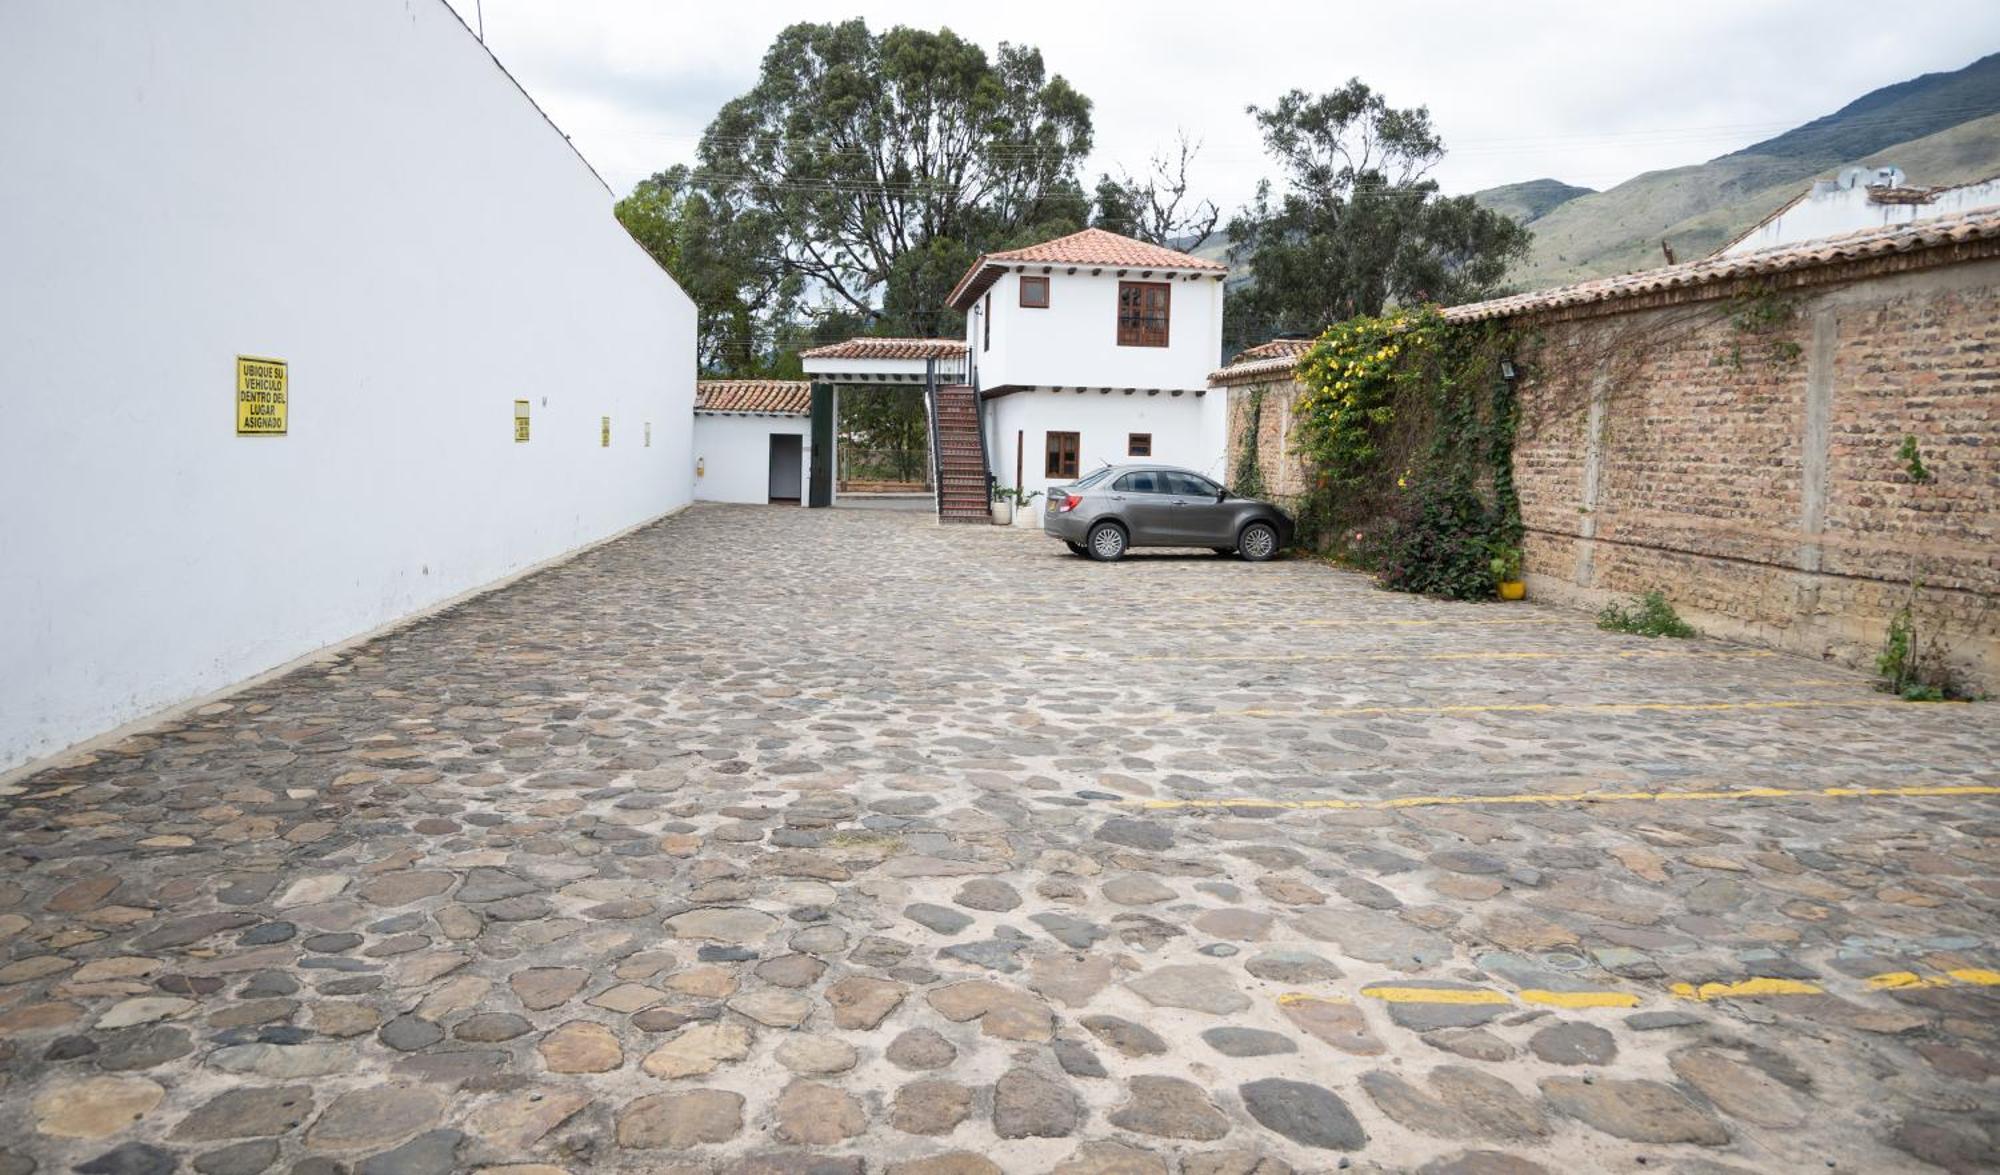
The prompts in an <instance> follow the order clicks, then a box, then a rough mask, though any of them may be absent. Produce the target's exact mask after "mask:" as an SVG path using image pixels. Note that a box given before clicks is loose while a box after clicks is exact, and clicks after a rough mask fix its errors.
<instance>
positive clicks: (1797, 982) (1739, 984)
mask: <svg viewBox="0 0 2000 1175" xmlns="http://www.w3.org/2000/svg"><path fill="white" fill-rule="evenodd" d="M1669 990H1671V991H1672V992H1673V993H1674V994H1675V995H1677V996H1679V997H1680V998H1682V999H1684V1000H1701V1001H1703V1002H1706V1001H1708V1000H1720V999H1756V998H1758V997H1761V996H1773V995H1825V994H1826V989H1825V988H1823V987H1821V986H1820V985H1819V984H1817V983H1807V982H1806V981H1805V980H1803V979H1772V978H1770V977H1768V976H1758V977H1757V978H1754V979H1739V980H1736V981H1735V982H1733V983H1704V984H1702V985H1701V986H1699V987H1696V986H1695V985H1694V984H1692V983H1676V984H1674V985H1673V987H1672V988H1670V989H1669Z"/></svg>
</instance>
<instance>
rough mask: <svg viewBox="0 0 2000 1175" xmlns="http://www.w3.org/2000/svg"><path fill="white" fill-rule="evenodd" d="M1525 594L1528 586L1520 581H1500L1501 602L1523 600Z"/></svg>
mask: <svg viewBox="0 0 2000 1175" xmlns="http://www.w3.org/2000/svg"><path fill="white" fill-rule="evenodd" d="M1527 594H1528V585H1527V584H1526V583H1524V582H1522V581H1521V580H1518V579H1503V580H1501V581H1500V598H1501V599H1503V600H1519V599H1524V598H1525V597H1526V596H1527Z"/></svg>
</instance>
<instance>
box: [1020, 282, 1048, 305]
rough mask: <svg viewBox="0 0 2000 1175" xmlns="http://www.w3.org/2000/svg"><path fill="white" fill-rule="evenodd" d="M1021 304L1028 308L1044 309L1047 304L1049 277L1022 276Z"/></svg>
mask: <svg viewBox="0 0 2000 1175" xmlns="http://www.w3.org/2000/svg"><path fill="white" fill-rule="evenodd" d="M1021 305H1023V306H1026V307H1028V308H1029V309H1030V310H1046V309H1048V306H1049V279H1048V278H1045V277H1024V278H1022V279H1021Z"/></svg>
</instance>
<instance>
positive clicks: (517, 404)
mask: <svg viewBox="0 0 2000 1175" xmlns="http://www.w3.org/2000/svg"><path fill="white" fill-rule="evenodd" d="M527 439H528V402H527V401H526V400H516V401H514V443H515V444H517V445H518V444H522V443H524V442H526V441H527Z"/></svg>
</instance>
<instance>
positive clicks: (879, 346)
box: [799, 338, 965, 359]
mask: <svg viewBox="0 0 2000 1175" xmlns="http://www.w3.org/2000/svg"><path fill="white" fill-rule="evenodd" d="M799 358H801V359H963V358H965V343H964V341H963V340H961V339H877V338H859V339H848V340H847V341H845V342H841V343H829V344H828V345H826V346H824V347H814V348H812V349H811V350H809V351H801V352H799Z"/></svg>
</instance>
